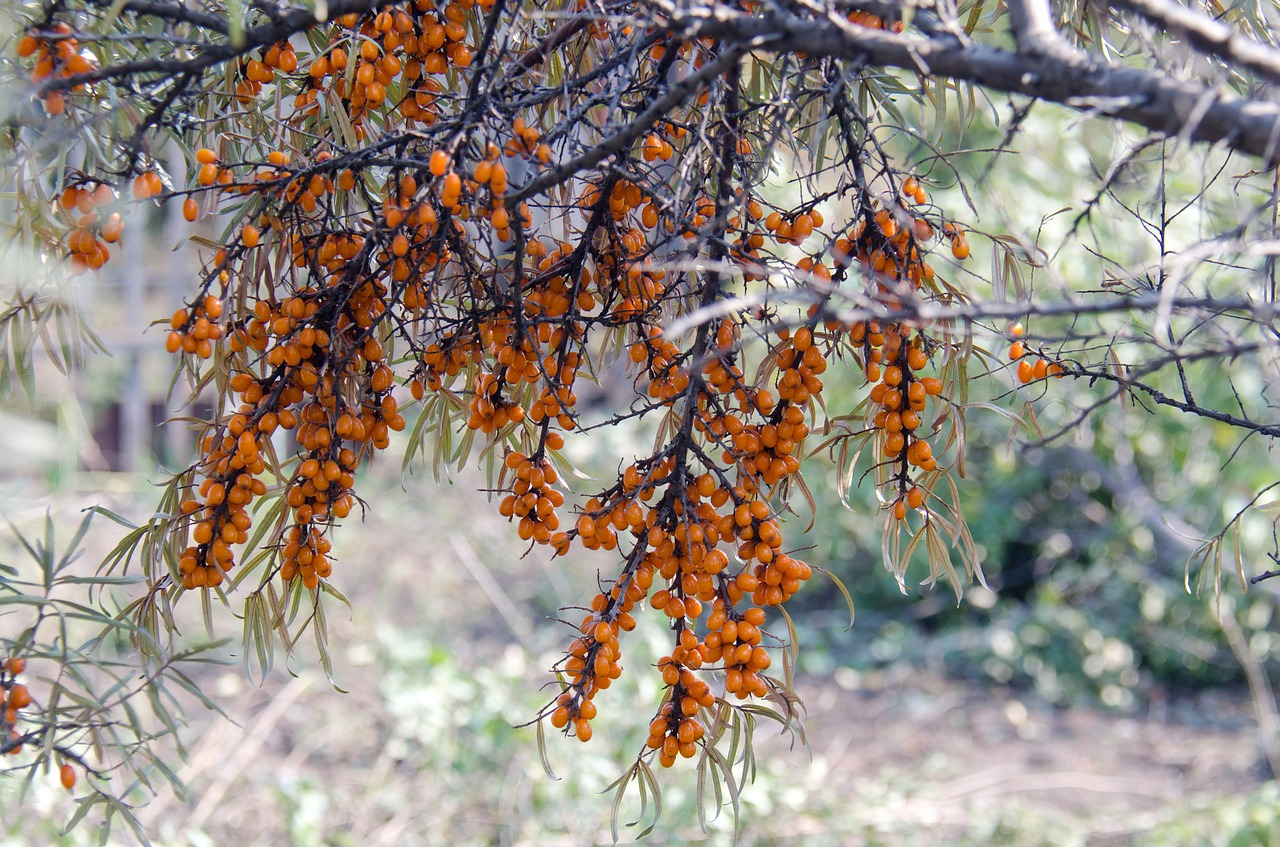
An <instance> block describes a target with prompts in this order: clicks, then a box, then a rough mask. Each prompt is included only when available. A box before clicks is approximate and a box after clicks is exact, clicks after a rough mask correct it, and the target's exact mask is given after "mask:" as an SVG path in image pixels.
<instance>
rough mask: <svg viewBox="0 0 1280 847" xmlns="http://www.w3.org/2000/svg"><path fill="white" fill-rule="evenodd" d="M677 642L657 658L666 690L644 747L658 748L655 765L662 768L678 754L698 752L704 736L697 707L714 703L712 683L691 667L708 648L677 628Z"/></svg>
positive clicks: (699, 661)
mask: <svg viewBox="0 0 1280 847" xmlns="http://www.w3.org/2000/svg"><path fill="white" fill-rule="evenodd" d="M677 642H678V643H677V644H676V647H675V649H674V650H673V651H672V653H671V655H670V656H664V657H663V658H661V659H659V660H658V671H659V673H661V674H662V681H663V682H664V683H665V684H666V685H667V687H668V692H669V693H668V696H667V697H666V699H664V700H663V703H662V706H661V707H660V708H659V709H658V714H657V716H655V717H654V719H653V721H651V722H650V724H649V737H648V738H647V739H646V740H645V746H646V747H647V748H649V749H650V750H657V751H658V764H660V765H661V766H662V767H664V768H669V767H671V766H672V765H674V764H675V763H676V757H677V756H678V757H680V758H684V759H690V758H693V756H694V755H695V754H697V752H698V742H699V741H701V740H702V738H703V736H704V735H706V728H705V727H704V726H703V725H702V722H701V721H699V720H698V718H697V714H698V710H699V709H710V708H711V707H713V706H714V705H715V695H714V694H712V692H711V686H709V685H707V683H705V682H704V681H702V680H700V679H698V678H697V677H696V676H694V674H693V671H692V670H690V668H698V667H701V665H702V661H703V660H702V655H703V653H706V652H709V651H708V650H707V649H706V648H705V647H704V646H702V645H701V644H699V643H698V638H697V636H696V635H694V633H693V632H692V631H691V630H688V629H682V630H681V631H680V635H679V636H678V638H677Z"/></svg>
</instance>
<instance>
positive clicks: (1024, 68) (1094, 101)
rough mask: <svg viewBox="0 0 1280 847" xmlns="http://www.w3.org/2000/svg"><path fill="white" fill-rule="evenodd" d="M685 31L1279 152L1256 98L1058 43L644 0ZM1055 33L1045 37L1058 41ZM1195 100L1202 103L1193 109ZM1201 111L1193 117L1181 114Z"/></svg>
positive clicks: (1266, 156) (1271, 154)
mask: <svg viewBox="0 0 1280 847" xmlns="http://www.w3.org/2000/svg"><path fill="white" fill-rule="evenodd" d="M652 2H653V5H654V6H656V7H658V8H661V9H662V10H663V12H664V13H665V14H666V16H667V18H668V20H669V21H670V24H669V26H670V27H671V29H672V30H674V31H675V32H677V33H679V34H680V35H682V36H684V37H686V38H704V37H705V38H718V39H721V40H723V41H725V42H726V43H750V42H753V41H754V42H756V45H757V47H758V48H760V49H767V50H770V51H772V52H778V53H791V52H797V51H798V52H804V53H805V54H807V55H809V56H814V57H818V56H829V57H833V58H841V59H845V60H849V61H854V62H859V63H863V64H868V65H877V66H882V67H884V66H887V67H896V68H903V69H905V70H908V71H919V72H922V73H926V74H929V75H940V76H945V77H950V78H953V79H958V80H965V81H969V82H974V83H977V84H978V85H981V86H983V87H984V88H988V89H992V90H995V91H1007V92H1010V93H1017V94H1024V95H1027V96H1029V97H1034V98H1036V99H1038V100H1047V101H1051V102H1056V103H1061V104H1063V105H1065V106H1068V107H1070V108H1076V109H1080V110H1084V111H1100V112H1102V113H1103V114H1105V115H1107V116H1109V117H1114V118H1119V119H1121V120H1126V121H1130V122H1132V123H1135V124H1137V125H1139V126H1142V127H1145V128H1147V129H1149V130H1152V131H1154V132H1159V133H1163V134H1165V135H1167V136H1170V137H1183V136H1185V137H1188V138H1190V139H1192V140H1194V141H1205V142H1211V143H1219V142H1220V143H1223V144H1226V145H1227V146H1229V147H1232V148H1233V149H1237V150H1240V151H1241V152H1244V153H1248V154H1250V155H1253V156H1257V157H1259V158H1261V159H1263V160H1264V161H1266V162H1274V161H1275V160H1276V159H1277V158H1278V157H1280V144H1277V142H1276V140H1275V139H1276V138H1277V125H1280V109H1277V108H1275V107H1273V106H1271V105H1268V104H1265V103H1263V102H1262V101H1260V100H1258V99H1256V98H1242V97H1235V96H1232V95H1227V94H1222V93H1218V92H1215V91H1213V90H1210V89H1207V88H1205V87H1203V86H1202V85H1199V84H1197V83H1193V82H1186V81H1182V80H1179V79H1175V78H1172V77H1169V76H1165V75H1163V74H1160V73H1156V72H1152V71H1148V70H1145V69H1141V68H1134V67H1125V66H1121V65H1118V64H1112V63H1109V62H1106V61H1103V60H1101V59H1100V58H1098V57H1096V56H1093V55H1092V54H1088V53H1085V52H1083V51H1079V50H1076V49H1074V48H1068V47H1067V46H1066V45H1065V42H1062V43H1061V45H1060V49H1055V50H1048V51H1042V52H1031V51H1026V52H1022V51H1020V52H1011V51H1006V50H1001V49H997V48H993V47H990V46H987V45H985V44H980V43H976V42H972V41H968V42H966V41H962V40H960V39H958V38H955V37H954V36H948V37H934V38H929V39H926V40H923V41H920V40H915V39H911V38H908V37H907V36H906V35H899V34H895V33H890V32H883V31H877V30H875V29H871V28H860V29H859V28H843V27H834V26H830V25H827V24H826V22H825V21H821V20H813V19H811V18H804V17H800V16H799V15H796V14H793V13H791V12H789V11H784V10H782V9H780V8H778V7H771V8H769V9H768V10H766V11H764V12H763V13H762V14H751V15H748V14H745V13H743V12H740V11H738V10H736V9H733V8H732V7H731V5H730V4H727V3H714V4H706V5H705V6H702V5H696V6H689V7H684V6H679V5H677V4H675V3H672V2H669V0H652ZM1058 40H1059V39H1058V38H1057V36H1056V34H1055V42H1056V41H1058ZM1196 104H1204V105H1205V106H1206V107H1207V108H1197V105H1196ZM1190 115H1202V117H1201V119H1200V120H1199V121H1197V122H1195V123H1194V124H1188V123H1187V121H1186V116H1190Z"/></svg>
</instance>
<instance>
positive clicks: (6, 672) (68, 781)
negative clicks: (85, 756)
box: [0, 656, 76, 791]
mask: <svg viewBox="0 0 1280 847" xmlns="http://www.w3.org/2000/svg"><path fill="white" fill-rule="evenodd" d="M26 669H27V660H26V659H23V658H21V657H19V656H11V657H10V658H8V659H5V660H4V662H3V663H0V691H2V692H3V693H4V696H3V697H0V709H2V712H0V735H2V736H3V737H4V738H5V739H6V740H5V746H6V747H7V748H8V750H7V752H8V754H9V755H10V756H16V755H18V754H19V753H21V752H22V748H23V747H24V745H23V744H22V743H21V741H22V733H20V732H19V731H18V720H19V719H20V716H19V714H18V713H19V712H20V711H22V710H23V709H25V708H26V707H27V706H30V705H31V692H30V691H29V690H28V689H27V686H25V685H23V684H22V683H21V682H18V676H19V675H20V674H21V673H22V672H23V671H25V670H26ZM58 781H59V782H60V783H62V787H63V788H65V789H66V790H68V791H70V790H71V789H73V788H75V787H76V769H75V766H74V765H72V764H71V763H70V762H64V763H63V764H62V766H61V767H59V768H58Z"/></svg>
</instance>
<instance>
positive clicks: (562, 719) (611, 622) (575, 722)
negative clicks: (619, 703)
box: [551, 568, 653, 741]
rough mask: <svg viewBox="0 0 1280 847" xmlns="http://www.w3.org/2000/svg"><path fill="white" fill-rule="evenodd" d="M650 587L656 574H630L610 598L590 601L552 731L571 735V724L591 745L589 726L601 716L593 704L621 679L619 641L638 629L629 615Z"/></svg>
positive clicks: (571, 651)
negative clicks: (620, 637)
mask: <svg viewBox="0 0 1280 847" xmlns="http://www.w3.org/2000/svg"><path fill="white" fill-rule="evenodd" d="M652 582H653V574H652V572H646V571H645V570H644V569H643V568H639V569H631V570H628V571H627V572H626V573H625V574H624V575H623V577H621V578H619V579H618V581H617V582H615V583H614V585H613V588H612V589H611V590H610V591H609V592H608V593H602V594H597V595H596V596H595V598H594V599H593V600H592V601H591V614H589V615H587V616H586V617H584V618H583V619H582V623H581V624H580V625H579V628H578V629H579V632H580V633H581V635H580V636H579V637H578V638H576V639H574V641H573V643H572V644H570V645H569V650H568V655H567V656H566V658H565V662H564V671H565V674H566V675H567V676H568V680H569V684H568V686H567V687H566V688H565V690H564V691H562V692H561V693H560V694H559V695H558V696H557V697H556V700H555V708H554V710H553V711H552V713H551V725H552V726H553V727H555V728H556V729H565V730H567V729H568V728H569V726H570V724H572V726H573V732H574V735H575V736H576V737H577V738H578V740H579V741H590V740H591V721H592V720H593V719H594V718H595V716H596V714H597V708H596V704H595V702H594V698H595V696H596V694H598V693H599V692H601V691H603V690H605V689H607V688H608V687H609V686H610V685H612V684H613V681H614V680H615V679H617V678H618V677H619V676H621V675H622V665H621V663H620V662H621V659H622V649H621V647H620V645H619V643H618V635H619V634H620V633H622V632H629V631H631V630H633V629H635V627H636V621H635V617H634V616H632V614H631V610H632V609H633V608H635V604H636V603H637V602H638V601H640V600H641V599H643V598H644V592H645V590H647V587H648V586H649V585H651V584H652ZM641 586H644V587H643V588H642V587H641Z"/></svg>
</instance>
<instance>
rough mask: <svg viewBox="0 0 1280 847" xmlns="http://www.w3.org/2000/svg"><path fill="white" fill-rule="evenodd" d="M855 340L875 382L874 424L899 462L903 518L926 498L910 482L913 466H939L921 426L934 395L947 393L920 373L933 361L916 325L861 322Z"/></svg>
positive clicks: (897, 513) (882, 444) (887, 452)
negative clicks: (863, 353) (862, 351)
mask: <svg viewBox="0 0 1280 847" xmlns="http://www.w3.org/2000/svg"><path fill="white" fill-rule="evenodd" d="M851 340H852V342H853V343H854V344H855V346H859V345H860V346H862V347H863V349H864V350H865V351H866V352H865V355H866V361H867V366H866V367H867V380H868V382H871V383H873V385H872V388H871V403H872V417H871V426H872V427H873V428H874V429H875V430H876V431H877V432H878V434H879V435H878V439H877V445H878V447H879V453H880V455H881V456H882V457H883V458H884V461H885V462H888V463H891V464H896V466H897V471H896V473H895V474H894V481H895V483H896V484H897V486H898V489H899V490H898V497H897V498H896V499H895V500H894V505H893V507H892V508H893V514H894V517H896V518H898V519H899V520H901V519H902V518H905V517H906V514H907V509H908V508H911V509H919V508H921V507H922V506H923V504H924V499H925V492H924V491H923V490H922V489H920V488H918V487H916V486H914V485H910V468H916V469H918V470H920V471H924V472H928V471H932V470H934V469H936V468H937V466H938V463H937V460H936V459H935V458H934V457H933V448H932V447H931V446H930V445H929V442H928V440H926V439H925V437H924V436H923V435H922V434H921V425H922V423H923V422H924V418H923V415H924V414H925V410H926V408H927V406H928V401H929V397H936V396H938V395H940V394H941V393H942V388H943V384H942V380H940V379H938V378H937V377H932V376H926V377H921V376H919V375H918V373H917V372H918V371H920V370H922V369H923V368H925V367H926V366H927V365H928V364H929V356H928V354H927V353H926V352H925V350H924V336H923V335H922V334H920V333H917V334H916V335H915V339H914V341H913V340H912V331H911V329H910V328H908V327H906V326H903V325H902V324H896V323H890V324H887V325H886V326H884V327H881V326H880V325H879V324H877V323H875V322H870V323H866V324H857V325H855V326H854V328H853V329H852V331H851ZM882 365H883V367H882Z"/></svg>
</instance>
